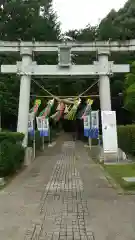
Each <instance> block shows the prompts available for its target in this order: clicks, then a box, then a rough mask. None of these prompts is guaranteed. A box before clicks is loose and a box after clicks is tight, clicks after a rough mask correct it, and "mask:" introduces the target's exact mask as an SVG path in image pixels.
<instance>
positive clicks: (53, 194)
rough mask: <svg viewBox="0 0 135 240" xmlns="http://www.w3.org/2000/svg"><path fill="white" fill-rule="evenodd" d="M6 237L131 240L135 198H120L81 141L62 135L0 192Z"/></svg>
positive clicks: (0, 231) (1, 231) (1, 233)
mask: <svg viewBox="0 0 135 240" xmlns="http://www.w3.org/2000/svg"><path fill="white" fill-rule="evenodd" d="M0 238H1V239H2V240H10V239H12V240H24V239H25V240H30V239H31V240H65V239H66V240H73V239H74V240H94V239H95V240H133V239H135V197H134V196H118V194H117V193H116V191H115V190H114V189H112V187H111V186H110V185H109V183H108V182H107V180H106V178H105V177H104V172H102V170H101V169H100V167H99V166H98V165H96V164H95V163H94V162H93V161H92V160H91V159H90V158H89V157H88V154H87V151H86V149H85V148H84V146H83V143H81V142H76V143H75V142H72V141H71V139H70V137H69V136H68V135H67V136H65V135H64V136H62V137H61V138H60V139H59V140H58V143H57V144H56V146H55V147H54V148H51V149H47V150H46V151H45V153H44V155H42V156H40V157H38V158H37V159H36V161H35V162H34V163H33V165H32V166H31V167H29V168H28V169H26V170H25V171H24V172H23V173H21V174H20V175H19V176H18V177H16V179H14V180H13V181H12V182H11V183H10V185H8V186H7V187H6V188H5V189H4V190H2V191H1V192H0Z"/></svg>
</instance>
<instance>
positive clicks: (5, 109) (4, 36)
mask: <svg viewBox="0 0 135 240" xmlns="http://www.w3.org/2000/svg"><path fill="white" fill-rule="evenodd" d="M41 6H42V8H43V13H42V15H40V14H39V12H40V7H41ZM59 37H60V24H59V22H58V21H57V16H56V14H55V12H54V11H53V9H52V1H51V0H46V1H42V0H32V1H31V0H7V1H5V3H4V4H3V7H2V6H1V8H0V39H1V40H3V41H17V40H22V41H32V40H35V41H57V40H59ZM46 58H47V59H48V62H49V63H52V62H53V63H55V61H56V56H51V57H50V56H49V57H48V56H35V60H38V62H42V63H43V62H45V61H46ZM19 59H20V56H19V54H18V56H17V55H15V54H13V55H12V56H11V55H8V56H5V55H0V65H1V64H15V63H16V61H18V60H19ZM40 81H42V80H40ZM19 86H20V77H19V76H16V75H12V74H10V75H0V111H1V112H2V116H3V115H5V116H8V115H9V114H11V115H12V114H13V115H17V111H18V100H19ZM35 89H37V86H35V85H34V84H33V83H32V91H34V90H35ZM34 93H35V92H34ZM37 93H40V91H39V90H38V91H37Z"/></svg>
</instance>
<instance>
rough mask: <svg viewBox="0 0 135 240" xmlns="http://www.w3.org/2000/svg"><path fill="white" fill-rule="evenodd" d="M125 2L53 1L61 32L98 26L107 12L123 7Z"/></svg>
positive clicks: (124, 0)
mask: <svg viewBox="0 0 135 240" xmlns="http://www.w3.org/2000/svg"><path fill="white" fill-rule="evenodd" d="M126 1H127V0H53V7H54V10H55V11H56V12H57V15H58V17H59V20H60V22H61V24H62V31H63V32H64V31H67V30H69V29H80V28H84V27H85V26H86V25H87V24H89V23H90V24H91V25H92V26H93V25H95V24H98V23H99V21H100V20H101V19H102V18H104V17H105V16H106V15H107V14H108V13H109V11H110V10H111V9H112V8H114V9H116V10H118V9H119V8H121V7H123V6H124V4H125V2H126Z"/></svg>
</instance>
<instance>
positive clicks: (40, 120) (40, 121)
mask: <svg viewBox="0 0 135 240" xmlns="http://www.w3.org/2000/svg"><path fill="white" fill-rule="evenodd" d="M36 120H37V129H38V131H42V117H36Z"/></svg>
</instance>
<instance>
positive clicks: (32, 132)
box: [28, 113, 34, 136]
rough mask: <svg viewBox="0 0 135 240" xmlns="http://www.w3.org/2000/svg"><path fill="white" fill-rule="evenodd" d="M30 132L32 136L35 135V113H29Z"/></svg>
mask: <svg viewBox="0 0 135 240" xmlns="http://www.w3.org/2000/svg"><path fill="white" fill-rule="evenodd" d="M28 133H29V134H30V135H31V136H34V116H33V113H30V114H29V119H28Z"/></svg>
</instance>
